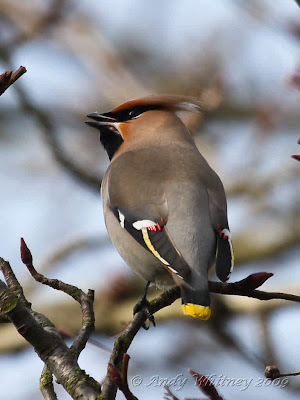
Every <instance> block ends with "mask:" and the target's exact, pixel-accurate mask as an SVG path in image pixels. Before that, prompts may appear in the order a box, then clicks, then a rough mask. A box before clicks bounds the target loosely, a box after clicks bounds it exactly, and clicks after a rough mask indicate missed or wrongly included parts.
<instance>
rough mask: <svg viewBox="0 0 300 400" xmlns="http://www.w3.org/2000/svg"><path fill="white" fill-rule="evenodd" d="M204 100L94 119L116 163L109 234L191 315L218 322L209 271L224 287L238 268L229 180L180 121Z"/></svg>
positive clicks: (157, 100) (146, 104)
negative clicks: (177, 295) (175, 292)
mask: <svg viewBox="0 0 300 400" xmlns="http://www.w3.org/2000/svg"><path fill="white" fill-rule="evenodd" d="M199 107H200V106H199V102H198V101H197V100H196V99H195V98H192V97H186V96H168V95H160V96H149V97H145V98H141V99H137V100H132V101H128V102H126V103H124V104H122V105H120V106H118V107H116V108H114V109H113V110H112V111H110V112H107V113H104V114H99V113H97V112H95V113H92V114H88V115H87V117H88V118H90V119H92V121H88V122H87V124H88V125H89V126H92V127H94V128H97V129H98V130H99V131H100V141H101V143H102V145H103V146H104V148H105V150H106V152H107V154H108V157H109V159H110V165H109V167H108V169H107V171H106V173H105V176H104V178H103V182H102V190H101V192H102V201H103V208H104V216H105V223H106V227H107V230H108V233H109V236H110V238H111V240H112V242H113V244H114V246H115V247H116V249H117V250H118V252H119V253H120V255H121V256H122V258H123V259H124V260H125V262H126V263H127V264H128V265H129V266H130V267H131V268H132V269H133V271H135V272H136V273H137V274H138V275H139V276H140V277H142V278H143V279H145V280H146V281H147V282H148V284H147V286H146V287H148V286H149V284H155V285H156V286H157V287H160V288H165V287H170V286H174V285H177V286H179V287H180V289H181V297H182V308H183V312H184V313H185V314H189V315H191V316H192V317H197V318H201V319H204V320H206V319H208V318H209V317H210V314H211V311H210V297H209V288H208V270H209V268H210V267H211V266H212V265H213V264H215V266H216V273H217V276H218V278H219V279H220V280H221V281H223V282H224V281H226V280H227V279H228V278H229V276H230V273H231V271H232V267H233V252H232V245H231V238H230V232H229V227H228V221H227V204H226V197H225V192H224V188H223V185H222V182H221V180H220V178H219V177H218V175H217V174H216V173H215V172H214V171H213V170H212V169H211V167H210V166H209V165H208V163H207V162H206V160H205V159H204V158H203V156H202V155H201V154H200V152H199V150H198V149H197V147H196V145H195V143H194V140H193V138H192V136H191V134H190V132H189V131H188V129H187V127H186V126H185V125H184V124H183V122H182V120H181V119H180V118H179V117H178V115H177V114H178V112H182V111H187V112H193V111H197V110H198V109H199Z"/></svg>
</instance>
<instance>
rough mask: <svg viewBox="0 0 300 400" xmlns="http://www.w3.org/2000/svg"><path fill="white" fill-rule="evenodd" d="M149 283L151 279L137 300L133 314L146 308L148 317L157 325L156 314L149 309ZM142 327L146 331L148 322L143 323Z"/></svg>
mask: <svg viewBox="0 0 300 400" xmlns="http://www.w3.org/2000/svg"><path fill="white" fill-rule="evenodd" d="M149 285H150V281H148V282H147V283H146V286H145V289H144V291H143V293H142V294H141V296H140V297H139V299H138V301H137V302H136V305H135V306H134V307H133V315H135V314H136V313H138V312H139V311H141V310H144V311H145V312H146V315H147V319H148V320H149V321H150V322H151V323H152V325H153V326H156V323H155V319H154V315H153V314H151V312H150V309H149V307H150V303H149V301H148V300H147V292H148V288H149ZM142 327H143V329H145V330H146V331H147V330H148V329H149V326H146V323H144V324H143V325H142Z"/></svg>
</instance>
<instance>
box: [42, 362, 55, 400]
mask: <svg viewBox="0 0 300 400" xmlns="http://www.w3.org/2000/svg"><path fill="white" fill-rule="evenodd" d="M40 389H41V392H42V395H43V397H44V400H57V396H56V393H55V391H54V386H53V375H52V372H51V371H50V369H49V368H48V367H47V365H45V366H44V368H43V372H42V375H41V377H40Z"/></svg>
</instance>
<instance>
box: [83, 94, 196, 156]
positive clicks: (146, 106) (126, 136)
mask: <svg viewBox="0 0 300 400" xmlns="http://www.w3.org/2000/svg"><path fill="white" fill-rule="evenodd" d="M200 107H201V106H200V103H199V101H198V100H197V99H195V98H193V97H189V96H176V95H159V96H148V97H143V98H140V99H136V100H130V101H128V102H126V103H124V104H121V105H120V106H118V107H116V108H114V109H113V110H111V111H109V112H107V113H103V114H99V113H98V112H94V113H91V114H88V115H87V117H88V118H90V119H91V120H92V121H87V122H86V124H87V125H89V126H91V127H93V128H96V129H98V130H99V131H100V141H101V143H102V145H103V147H104V148H105V150H106V152H107V154H108V157H109V159H110V160H111V159H112V157H113V155H114V154H115V153H116V151H117V150H118V149H119V147H120V146H121V145H122V144H123V143H124V142H125V143H132V142H134V141H142V140H144V139H145V137H146V136H149V134H150V135H152V137H153V132H157V131H158V128H160V130H162V129H167V128H171V130H172V131H173V132H175V131H176V129H179V128H181V127H182V122H181V120H180V119H179V118H178V117H177V115H176V113H177V112H181V111H188V112H195V111H198V110H199V109H200Z"/></svg>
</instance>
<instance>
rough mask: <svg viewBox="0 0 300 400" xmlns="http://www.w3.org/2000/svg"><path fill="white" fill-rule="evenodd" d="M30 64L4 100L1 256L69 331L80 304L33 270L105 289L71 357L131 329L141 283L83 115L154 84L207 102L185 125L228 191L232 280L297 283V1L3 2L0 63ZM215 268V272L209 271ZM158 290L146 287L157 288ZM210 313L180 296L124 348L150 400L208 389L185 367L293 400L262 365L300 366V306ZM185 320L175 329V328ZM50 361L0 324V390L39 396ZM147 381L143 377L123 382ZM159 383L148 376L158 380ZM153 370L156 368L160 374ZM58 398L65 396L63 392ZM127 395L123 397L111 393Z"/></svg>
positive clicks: (294, 381) (224, 307)
mask: <svg viewBox="0 0 300 400" xmlns="http://www.w3.org/2000/svg"><path fill="white" fill-rule="evenodd" d="M20 65H24V66H25V67H26V68H27V70H28V72H27V73H26V74H25V75H24V76H22V77H21V78H20V79H19V80H18V81H17V82H16V83H15V84H14V85H13V86H12V87H11V88H9V89H8V90H7V91H6V92H5V93H4V95H3V96H2V97H1V99H0V106H1V107H0V118H1V132H0V179H1V190H0V256H1V257H3V258H5V259H7V260H9V261H10V263H11V265H12V267H13V268H14V271H15V272H16V274H17V277H18V279H19V280H20V282H21V283H22V284H23V286H24V290H25V294H26V295H27V298H28V300H29V301H31V302H32V303H33V308H34V309H35V310H37V311H41V312H43V313H45V314H46V315H47V316H48V317H49V318H50V319H51V320H52V322H53V323H54V324H55V325H56V326H57V327H58V328H60V329H62V330H64V331H66V332H68V333H70V334H76V332H77V331H78V329H79V327H80V323H81V314H80V309H79V307H78V306H77V304H75V303H74V302H73V301H71V300H70V299H69V298H68V297H67V296H66V295H64V294H62V293H58V292H55V291H53V290H51V289H49V288H45V287H42V286H41V285H38V284H37V283H36V282H33V280H32V279H31V278H30V277H29V273H28V272H27V270H26V269H25V267H24V266H23V265H22V263H21V261H20V257H19V241H20V237H21V236H22V237H24V238H25V240H26V242H27V244H28V246H29V248H30V249H31V251H32V253H33V256H34V261H35V267H36V268H37V269H38V270H39V271H40V272H43V273H45V274H46V275H47V276H49V277H56V278H58V279H61V280H64V281H66V282H68V283H71V284H73V285H77V286H78V287H80V288H81V289H83V290H87V289H88V288H92V289H95V290H96V304H95V311H96V333H95V334H94V335H93V339H94V340H95V341H97V343H98V344H97V345H96V346H95V343H94V344H92V343H90V344H89V345H88V346H87V348H86V350H85V351H84V352H83V353H82V355H81V356H80V359H79V363H80V366H81V367H82V368H84V369H85V370H86V371H87V372H88V373H89V374H91V375H92V376H93V377H94V378H95V379H97V380H99V381H102V380H103V378H104V376H105V374H106V367H107V362H108V359H109V355H110V353H109V351H110V349H111V348H112V346H113V342H114V340H115V338H116V335H117V334H118V333H119V332H120V331H121V330H122V329H123V328H124V327H125V326H126V324H127V322H128V321H129V320H130V318H131V315H132V307H133V305H134V304H135V301H136V299H137V297H138V295H139V292H140V290H141V289H142V287H143V285H144V282H142V281H141V280H140V279H138V278H136V277H135V276H134V275H133V273H132V272H131V270H130V269H129V268H128V267H127V266H126V265H125V264H124V262H123V261H122V260H121V258H120V257H119V255H118V254H117V252H116V251H115V250H114V249H113V247H112V245H111V244H110V242H109V239H108V237H107V234H106V230H105V226H104V222H103V215H102V207H101V201H100V195H99V188H100V182H101V178H102V176H103V173H104V171H105V169H106V167H107V165H108V158H107V155H106V153H105V152H104V150H103V149H102V148H101V146H100V143H99V137H98V134H97V132H96V131H94V130H91V129H90V128H88V127H87V126H85V125H84V121H85V115H86V114H87V113H90V112H93V111H96V110H97V111H99V112H104V111H109V110H110V109H111V108H113V107H115V106H117V105H119V104H120V103H122V102H124V101H126V100H129V99H132V98H136V97H141V96H144V95H147V94H154V93H172V94H182V95H193V96H196V97H198V98H199V99H201V101H202V102H203V104H204V106H205V110H204V112H203V113H201V114H200V115H194V116H189V117H188V118H187V119H186V120H185V122H186V124H187V125H188V126H189V128H190V129H191V131H192V132H193V133H194V135H195V140H196V143H197V145H198V147H199V149H200V151H201V152H202V154H203V155H204V156H205V158H206V159H207V160H208V162H209V163H210V165H211V166H212V167H213V168H214V169H215V170H216V171H217V173H218V174H219V176H220V177H221V179H222V181H223V183H224V186H225V189H226V192H227V197H228V207H229V223H230V227H231V231H232V234H233V243H234V249H235V255H236V267H235V270H234V272H233V274H232V277H231V280H230V281H235V280H239V279H242V278H243V277H246V276H247V275H249V274H250V273H253V272H258V271H266V272H273V273H274V274H275V275H274V277H273V278H271V279H270V280H269V281H268V282H267V283H266V284H265V285H264V286H263V288H262V289H264V290H269V291H280V292H288V293H294V294H298V295H299V294H300V288H299V280H300V268H299V251H300V244H299V243H300V242H299V239H300V204H299V193H300V179H299V164H298V163H297V162H296V161H294V160H292V159H291V158H290V155H291V154H294V153H297V152H298V153H299V147H298V145H297V139H298V136H299V128H300V118H299V115H300V113H299V104H300V13H299V7H298V5H297V4H296V2H295V1H293V0H277V1H271V0H248V1H245V0H244V1H243V0H214V1H213V2H212V1H209V0H202V1H197V0H190V1H188V2H185V1H182V0H172V1H171V0H168V1H164V2H161V1H158V0H152V1H151V2H147V1H140V0H131V1H129V0H123V1H118V0H110V1H104V0H103V1H96V0H83V1H81V2H76V1H74V0H52V1H45V0H43V1H42V0H31V1H30V2H29V1H23V2H19V1H17V0H1V4H0V67H1V68H0V71H1V72H4V71H6V70H8V69H14V70H15V69H17V68H18V67H19V66H20ZM211 279H216V278H215V275H214V271H212V276H211ZM157 294H158V292H156V291H155V290H153V291H152V292H151V296H152V297H153V296H156V295H157ZM212 310H213V313H212V318H211V320H210V321H208V322H202V321H198V320H197V321H194V320H192V319H191V318H188V317H183V316H182V315H181V307H180V301H179V300H177V301H176V302H175V303H174V304H173V305H172V306H171V307H168V308H167V309H164V310H162V311H161V312H159V313H158V314H157V316H156V319H157V324H158V326H157V327H156V328H155V329H154V328H150V330H149V331H143V330H142V331H141V332H139V333H138V335H137V337H136V338H135V340H134V342H133V344H132V346H131V347H130V349H129V354H130V356H131V361H130V366H129V383H130V385H131V388H132V391H133V393H134V394H135V395H136V396H137V397H138V398H140V399H141V400H148V399H153V398H155V399H163V396H164V389H163V385H164V384H165V383H166V381H164V383H162V382H160V381H157V379H156V377H159V378H161V379H165V380H167V379H172V378H175V377H176V376H178V375H180V378H181V379H186V381H185V383H184V385H183V387H181V385H180V382H179V381H178V380H177V381H176V380H175V383H173V385H172V384H171V386H170V389H171V391H172V392H173V393H174V394H176V396H177V397H178V398H179V399H181V400H182V399H184V398H185V397H194V398H197V397H198V398H199V397H201V398H205V396H204V395H203V394H202V393H200V392H199V390H198V389H197V388H196V387H195V385H194V381H193V378H192V377H191V376H190V375H189V373H188V369H189V368H192V369H193V370H196V371H197V372H199V373H202V374H205V375H212V374H215V375H216V377H220V376H223V377H227V378H228V379H244V380H247V382H248V383H249V385H248V387H246V386H247V385H246V383H245V384H241V385H240V386H235V385H233V384H230V385H228V384H227V385H226V384H224V385H222V384H219V385H218V386H217V389H218V390H219V393H220V394H221V395H223V396H224V398H226V399H227V400H235V399H243V400H250V399H253V398H257V399H264V400H268V399H275V400H276V399H283V398H284V399H286V400H292V399H297V398H299V393H300V379H299V378H297V377H291V378H289V383H288V385H287V386H286V387H285V388H282V387H281V386H284V385H282V383H281V382H278V381H276V383H275V382H273V383H270V381H267V380H265V378H264V374H263V373H264V368H265V366H266V365H270V364H277V365H278V366H279V369H280V370H281V372H296V371H298V370H299V369H300V347H299V344H298V337H299V331H300V309H299V306H297V305H295V304H293V303H288V302H285V301H268V302H263V301H259V300H254V299H248V298H242V297H233V296H231V297H230V296H220V295H214V296H213V304H212ZM175 332H176V334H174V333H175ZM42 368H43V365H42V362H41V361H40V360H39V359H38V357H37V356H36V354H35V353H34V351H33V349H31V348H29V347H28V346H27V345H26V343H25V342H24V341H23V340H22V338H21V337H20V336H19V335H18V334H17V333H16V331H15V329H14V328H13V327H11V326H9V325H8V324H4V325H2V326H0V393H2V395H3V394H4V395H5V398H6V400H17V399H20V398H22V399H23V400H25V399H31V400H35V399H40V398H41V394H40V392H39V389H38V385H39V383H38V379H39V376H40V373H41V371H42ZM136 375H139V376H140V377H141V378H142V382H141V383H140V384H139V385H138V386H136V387H134V386H132V383H134V381H133V382H132V383H131V378H132V377H134V376H136ZM153 377H154V379H153ZM151 378H152V380H151ZM56 390H57V393H58V396H59V398H60V399H69V398H70V397H69V396H68V395H67V394H66V393H65V392H64V391H63V390H61V388H60V387H59V386H57V387H56ZM117 398H118V399H122V398H123V395H122V394H120V393H119V394H118V397H117Z"/></svg>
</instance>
